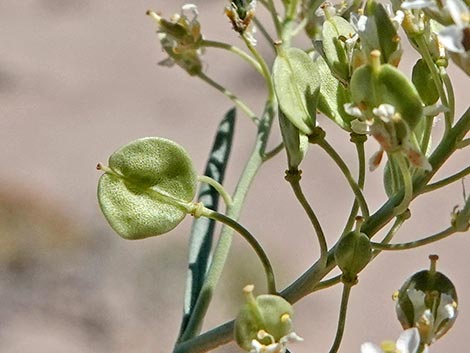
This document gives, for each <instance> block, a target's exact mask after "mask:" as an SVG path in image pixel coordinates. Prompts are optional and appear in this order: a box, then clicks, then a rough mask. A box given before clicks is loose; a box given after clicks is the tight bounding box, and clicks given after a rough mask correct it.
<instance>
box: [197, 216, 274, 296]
mask: <svg viewBox="0 0 470 353" xmlns="http://www.w3.org/2000/svg"><path fill="white" fill-rule="evenodd" d="M202 215H203V216H204V217H207V218H210V219H213V220H216V221H218V222H221V223H223V224H225V225H227V226H229V227H230V228H232V229H233V230H235V231H236V232H237V233H238V234H240V235H241V236H242V237H243V238H245V240H246V241H247V242H248V243H249V244H250V245H251V247H252V248H253V250H254V251H255V252H256V254H257V255H258V257H259V259H260V260H261V263H262V264H263V267H264V271H265V272H266V281H267V284H268V292H269V293H270V294H276V281H275V277H274V271H273V267H272V265H271V262H270V261H269V258H268V256H267V255H266V253H265V251H264V250H263V248H262V246H261V245H260V243H259V242H258V241H257V240H256V238H255V237H254V236H253V235H252V234H251V233H250V232H249V231H248V230H247V229H246V228H245V227H243V226H242V225H241V224H240V223H238V222H237V221H235V220H233V219H232V218H230V217H227V216H226V215H224V214H222V213H219V212H217V211H213V210H210V209H208V208H204V210H203V212H202Z"/></svg>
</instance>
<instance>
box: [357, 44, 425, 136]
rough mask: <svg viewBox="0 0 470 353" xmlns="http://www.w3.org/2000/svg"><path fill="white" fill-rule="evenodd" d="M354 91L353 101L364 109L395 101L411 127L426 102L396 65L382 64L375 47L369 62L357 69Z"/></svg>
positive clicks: (398, 109)
mask: <svg viewBox="0 0 470 353" xmlns="http://www.w3.org/2000/svg"><path fill="white" fill-rule="evenodd" d="M351 94H352V99H353V102H354V103H355V104H356V105H357V106H358V107H360V108H361V109H362V110H366V109H373V108H375V107H378V106H380V105H381V104H389V105H392V106H393V107H395V111H396V112H397V113H399V114H400V116H401V118H402V119H403V120H404V121H405V122H406V123H407V124H408V127H409V128H410V130H413V129H414V127H415V126H416V125H417V123H418V122H419V121H420V119H421V118H422V116H423V104H422V102H421V98H420V96H419V94H418V92H417V90H416V88H415V86H414V85H413V84H412V83H411V82H410V81H409V80H408V78H407V77H406V76H405V75H404V74H403V73H402V72H401V71H399V70H398V69H397V68H395V67H394V66H392V65H390V64H383V65H381V64H380V52H378V51H372V53H371V57H370V63H369V64H367V65H363V66H361V67H359V68H358V69H356V70H355V71H354V73H353V75H352V78H351Z"/></svg>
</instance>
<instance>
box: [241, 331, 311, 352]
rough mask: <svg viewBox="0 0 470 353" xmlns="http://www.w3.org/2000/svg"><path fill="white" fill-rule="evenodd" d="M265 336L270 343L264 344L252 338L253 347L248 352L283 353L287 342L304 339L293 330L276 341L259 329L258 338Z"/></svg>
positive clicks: (261, 338)
mask: <svg viewBox="0 0 470 353" xmlns="http://www.w3.org/2000/svg"><path fill="white" fill-rule="evenodd" d="M265 338H268V339H269V340H270V341H271V343H270V344H268V345H264V344H262V343H260V342H259V341H258V340H253V341H252V342H251V345H252V347H253V348H252V349H251V351H250V353H285V351H286V349H287V344H288V343H291V342H302V341H303V340H304V339H303V338H302V337H300V336H299V335H297V334H296V333H295V332H291V333H289V334H288V335H286V336H284V337H281V339H280V340H279V342H276V341H275V339H274V337H273V336H272V335H270V334H269V333H267V332H266V331H264V330H260V331H259V332H258V339H259V340H263V339H265Z"/></svg>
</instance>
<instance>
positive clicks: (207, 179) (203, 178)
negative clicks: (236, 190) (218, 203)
mask: <svg viewBox="0 0 470 353" xmlns="http://www.w3.org/2000/svg"><path fill="white" fill-rule="evenodd" d="M197 180H198V181H200V182H201V183H205V184H208V185H210V186H212V187H213V188H214V189H215V190H216V191H217V192H218V193H219V195H220V196H222V198H223V199H224V202H225V205H226V206H227V207H230V206H232V203H233V200H232V197H231V196H230V194H229V193H228V192H227V190H225V188H224V187H223V185H222V184H221V183H219V182H218V181H216V180H214V179H213V178H211V177H208V176H207V175H198V177H197Z"/></svg>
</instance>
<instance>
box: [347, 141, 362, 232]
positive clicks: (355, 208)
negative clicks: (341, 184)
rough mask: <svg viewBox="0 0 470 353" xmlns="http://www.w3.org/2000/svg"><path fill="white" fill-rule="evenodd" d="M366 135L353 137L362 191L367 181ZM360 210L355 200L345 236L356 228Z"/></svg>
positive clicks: (359, 183) (358, 183)
mask: <svg viewBox="0 0 470 353" xmlns="http://www.w3.org/2000/svg"><path fill="white" fill-rule="evenodd" d="M361 136H364V135H354V136H351V141H353V139H354V141H353V142H354V144H355V145H356V152H357V159H358V165H359V173H358V174H359V175H358V178H357V185H358V186H359V187H360V188H361V190H362V189H364V184H365V179H366V156H365V150H364V142H365V139H364V138H361ZM358 210H359V203H358V202H357V199H354V203H353V206H352V208H351V212H350V213H349V217H348V220H347V222H346V225H345V226H344V230H343V234H344V233H346V232H348V231H350V230H351V229H352V227H353V226H354V222H355V219H356V216H357V211H358Z"/></svg>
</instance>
